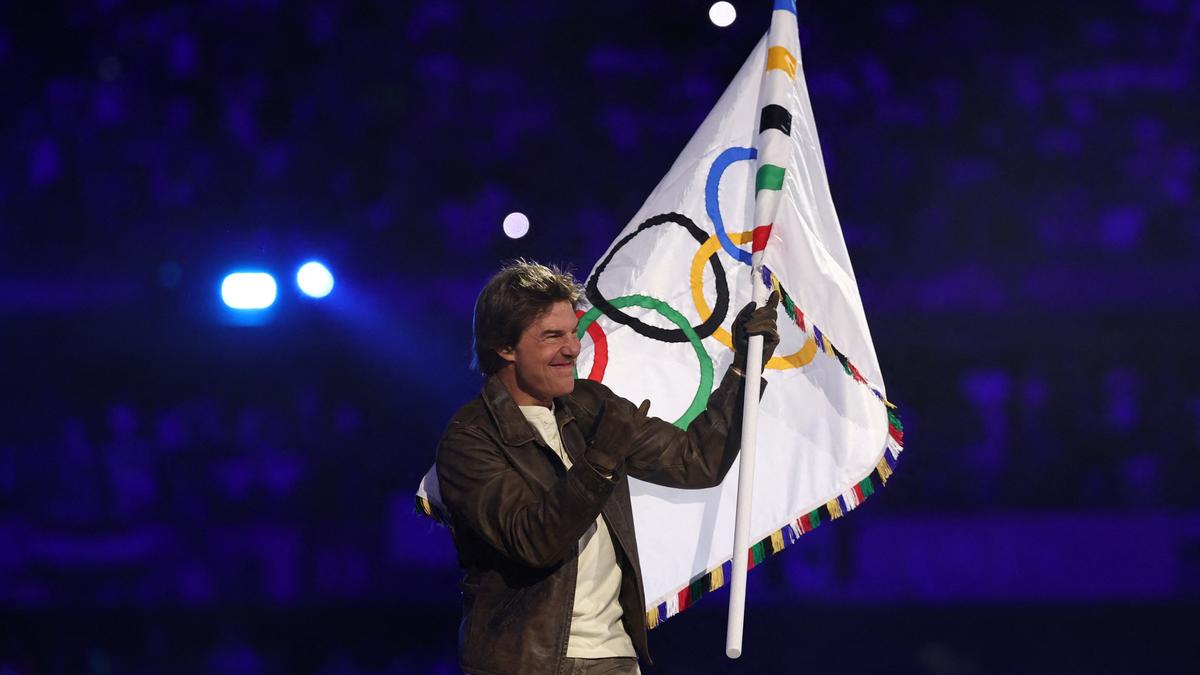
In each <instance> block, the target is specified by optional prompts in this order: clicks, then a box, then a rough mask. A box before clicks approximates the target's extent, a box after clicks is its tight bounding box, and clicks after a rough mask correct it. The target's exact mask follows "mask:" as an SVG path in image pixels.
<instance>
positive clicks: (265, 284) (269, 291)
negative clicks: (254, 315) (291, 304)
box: [221, 272, 279, 309]
mask: <svg viewBox="0 0 1200 675" xmlns="http://www.w3.org/2000/svg"><path fill="white" fill-rule="evenodd" d="M278 292H279V288H278V286H277V285H276V284H275V277H273V276H271V275H270V274H267V273H266V272H234V273H232V274H228V275H226V276H225V279H224V280H223V281H222V282H221V300H222V301H223V302H224V303H225V305H226V306H227V307H230V308H231V309H266V308H268V307H270V306H271V305H272V304H274V303H275V296H276V295H277V294H278Z"/></svg>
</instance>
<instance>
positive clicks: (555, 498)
mask: <svg viewBox="0 0 1200 675" xmlns="http://www.w3.org/2000/svg"><path fill="white" fill-rule="evenodd" d="M437 474H438V485H439V489H440V490H441V495H442V501H443V503H444V504H445V506H446V509H447V510H448V511H449V513H450V516H451V522H452V524H453V526H454V527H456V528H457V527H462V526H466V527H469V528H471V530H472V531H474V532H475V533H476V534H478V535H479V536H480V537H481V538H482V539H483V540H484V541H485V542H487V543H488V544H489V545H490V546H492V547H493V548H494V549H496V550H497V551H499V552H500V553H501V554H503V555H504V556H506V557H508V558H510V559H512V560H516V561H518V562H520V563H522V564H524V565H527V566H529V567H535V568H546V567H553V566H554V565H556V564H558V563H560V562H562V561H563V560H566V559H568V558H569V557H571V556H572V555H574V554H575V552H576V549H577V546H578V542H579V537H581V536H583V533H584V532H585V531H587V528H588V527H590V526H591V524H592V523H593V522H595V520H596V517H597V516H598V515H599V513H600V509H601V508H602V507H603V506H604V503H605V501H606V500H607V499H608V496H609V495H610V494H612V491H613V487H614V486H615V483H614V482H613V481H611V480H609V479H607V478H605V477H603V476H601V475H600V474H599V473H597V472H596V470H595V469H593V468H592V467H591V466H590V465H589V464H588V463H587V462H578V463H576V464H574V465H573V466H572V467H571V469H569V470H568V471H567V472H566V473H565V474H563V475H561V476H559V478H558V480H557V481H555V483H554V485H553V486H552V487H551V488H550V490H549V491H547V492H545V493H542V494H538V493H537V492H535V491H534V490H533V489H532V488H531V487H530V486H529V484H528V483H527V482H526V481H525V478H524V477H523V476H521V475H520V474H519V473H518V472H517V470H516V469H515V468H514V467H513V466H512V464H511V463H510V462H509V461H508V458H507V457H506V455H505V454H504V452H503V451H502V450H501V448H500V447H499V445H498V443H497V442H496V441H493V440H492V439H489V438H488V437H487V435H486V434H485V433H484V432H482V431H481V430H479V429H477V428H474V427H471V426H469V425H466V424H463V423H461V422H451V424H450V427H449V428H448V429H447V430H446V433H445V434H444V435H443V436H442V440H441V442H440V443H439V444H438V451H437Z"/></svg>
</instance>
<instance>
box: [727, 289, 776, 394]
mask: <svg viewBox="0 0 1200 675" xmlns="http://www.w3.org/2000/svg"><path fill="white" fill-rule="evenodd" d="M778 306H779V292H778V291H772V292H771V297H769V298H767V304H765V305H763V306H762V307H759V308H757V309H756V308H755V307H754V302H753V301H751V302H749V303H747V304H746V306H745V307H743V308H742V311H740V312H738V315H737V317H735V318H734V320H733V367H734V368H737V370H738V372H739V373H741V374H743V375H745V374H746V359H747V358H748V354H749V349H750V336H751V335H761V336H763V352H762V362H763V366H764V367H766V365H767V361H769V360H770V359H771V355H772V354H774V353H775V348H776V347H778V346H779V326H778V325H777V324H776V323H775V316H776V313H777V312H776V308H777V307H778Z"/></svg>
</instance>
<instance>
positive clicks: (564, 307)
mask: <svg viewBox="0 0 1200 675" xmlns="http://www.w3.org/2000/svg"><path fill="white" fill-rule="evenodd" d="M578 325H579V319H577V318H576V317H575V310H574V309H572V308H571V304H570V303H569V302H567V301H565V300H563V301H560V302H556V303H554V304H553V305H551V306H550V308H549V309H547V310H546V311H544V312H542V313H541V314H539V315H538V317H537V318H536V319H534V320H533V323H531V324H529V325H528V326H526V327H525V330H524V331H523V332H522V333H521V338H520V340H518V341H517V344H516V345H515V346H514V347H511V348H505V349H499V350H497V353H499V354H500V357H501V358H503V359H504V360H506V361H509V362H511V363H512V364H513V368H512V369H511V375H510V376H508V377H503V379H504V381H505V384H506V385H507V386H508V389H509V393H510V394H512V397H513V400H515V401H516V402H517V405H546V406H548V405H550V399H552V398H554V397H555V396H566V395H567V394H570V393H571V391H572V390H574V389H575V358H576V357H577V356H579V338H577V337H576V336H575V329H576V327H577V326H578ZM505 370H508V369H507V368H506V369H505ZM501 372H502V373H503V371H501Z"/></svg>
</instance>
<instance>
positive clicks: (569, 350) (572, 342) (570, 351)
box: [563, 333, 583, 358]
mask: <svg viewBox="0 0 1200 675" xmlns="http://www.w3.org/2000/svg"><path fill="white" fill-rule="evenodd" d="M582 349H583V345H582V343H581V342H580V341H579V337H578V336H577V335H575V334H574V333H571V334H570V335H568V336H567V342H566V344H565V345H563V353H564V354H566V355H567V356H570V357H571V358H575V357H576V356H579V352H580V351H582Z"/></svg>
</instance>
